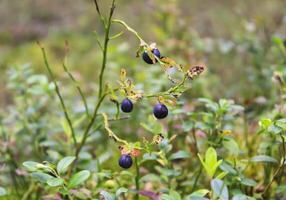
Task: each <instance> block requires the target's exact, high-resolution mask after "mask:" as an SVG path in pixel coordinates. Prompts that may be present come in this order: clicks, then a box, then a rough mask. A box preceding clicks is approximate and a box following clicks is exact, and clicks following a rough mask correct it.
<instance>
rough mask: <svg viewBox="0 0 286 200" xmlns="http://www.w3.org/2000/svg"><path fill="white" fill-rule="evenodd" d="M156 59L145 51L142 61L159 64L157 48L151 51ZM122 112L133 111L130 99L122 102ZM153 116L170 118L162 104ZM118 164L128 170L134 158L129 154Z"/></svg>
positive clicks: (158, 105) (154, 110)
mask: <svg viewBox="0 0 286 200" xmlns="http://www.w3.org/2000/svg"><path fill="white" fill-rule="evenodd" d="M151 52H152V53H153V55H154V57H155V60H152V58H150V56H149V55H148V53H147V51H144V52H143V54H142V59H143V60H144V61H145V62H146V63H147V64H154V61H155V63H156V62H158V60H157V59H158V58H161V54H160V51H159V50H158V49H157V48H154V49H152V51H151ZM121 110H122V112H125V113H130V112H131V111H132V110H133V103H132V101H131V100H130V99H128V98H126V99H124V100H123V101H122V102H121ZM153 114H154V116H155V117H156V118H157V119H163V118H165V117H167V116H168V108H167V106H166V105H164V104H162V103H157V104H156V105H155V106H154V108H153ZM118 164H119V166H120V167H122V168H124V169H128V168H130V167H131V166H132V164H133V161H132V157H131V156H130V155H129V154H123V155H121V157H120V158H119V161H118Z"/></svg>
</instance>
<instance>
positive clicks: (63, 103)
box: [37, 42, 77, 146]
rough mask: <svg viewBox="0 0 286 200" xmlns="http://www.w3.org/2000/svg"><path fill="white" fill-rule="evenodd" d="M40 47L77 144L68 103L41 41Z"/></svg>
mask: <svg viewBox="0 0 286 200" xmlns="http://www.w3.org/2000/svg"><path fill="white" fill-rule="evenodd" d="M37 43H38V45H39V47H40V48H41V50H42V54H43V58H44V62H45V66H46V68H47V70H48V72H49V75H50V77H51V79H52V82H53V83H54V85H55V90H56V93H57V96H58V98H59V99H60V103H61V106H62V109H63V111H64V115H65V118H66V120H67V122H68V125H69V128H70V130H71V134H72V138H73V142H74V145H75V146H76V145H77V141H76V137H75V131H74V128H73V125H72V122H71V119H70V117H69V114H68V111H67V108H66V105H65V102H64V99H63V97H62V95H61V93H60V89H59V86H58V84H57V82H56V79H55V75H54V74H53V72H52V70H51V67H50V65H49V62H48V58H47V55H46V51H45V48H44V47H43V46H42V45H41V44H40V42H37Z"/></svg>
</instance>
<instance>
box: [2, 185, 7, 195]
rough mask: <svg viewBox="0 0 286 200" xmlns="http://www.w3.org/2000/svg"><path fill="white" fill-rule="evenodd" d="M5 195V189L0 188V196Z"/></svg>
mask: <svg viewBox="0 0 286 200" xmlns="http://www.w3.org/2000/svg"><path fill="white" fill-rule="evenodd" d="M6 194H7V192H6V190H5V188H3V187H0V196H5V195H6Z"/></svg>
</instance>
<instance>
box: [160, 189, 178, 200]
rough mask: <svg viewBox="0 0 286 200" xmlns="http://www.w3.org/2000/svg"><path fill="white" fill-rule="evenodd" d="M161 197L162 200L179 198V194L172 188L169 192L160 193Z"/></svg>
mask: <svg viewBox="0 0 286 200" xmlns="http://www.w3.org/2000/svg"><path fill="white" fill-rule="evenodd" d="M162 199H164V200H181V199H182V198H181V195H180V194H179V193H178V192H176V191H174V190H170V192H169V194H163V195H162Z"/></svg>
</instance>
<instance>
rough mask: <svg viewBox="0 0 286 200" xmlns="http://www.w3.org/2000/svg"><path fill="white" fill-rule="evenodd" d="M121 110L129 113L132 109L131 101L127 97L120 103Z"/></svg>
mask: <svg viewBox="0 0 286 200" xmlns="http://www.w3.org/2000/svg"><path fill="white" fill-rule="evenodd" d="M121 110H122V111H123V112H125V113H130V112H131V111H132V110H133V103H132V101H131V100H129V99H127V98H126V99H124V100H123V101H122V103H121Z"/></svg>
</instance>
